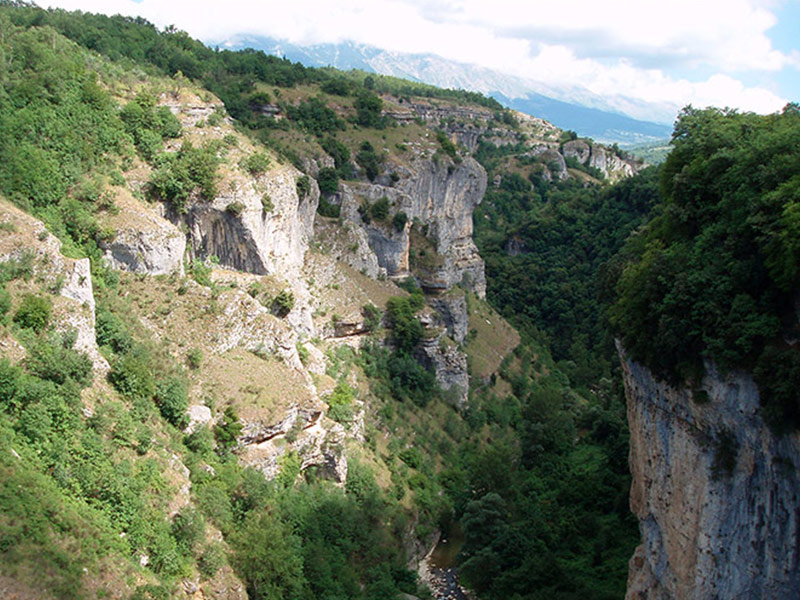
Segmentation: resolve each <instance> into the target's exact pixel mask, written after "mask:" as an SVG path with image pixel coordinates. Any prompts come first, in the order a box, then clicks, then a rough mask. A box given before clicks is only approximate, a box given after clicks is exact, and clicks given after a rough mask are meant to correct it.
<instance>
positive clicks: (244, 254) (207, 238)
mask: <svg viewBox="0 0 800 600" xmlns="http://www.w3.org/2000/svg"><path fill="white" fill-rule="evenodd" d="M300 177H301V174H300V172H299V171H297V170H296V169H294V168H293V167H282V168H278V169H275V170H272V171H270V172H268V173H266V174H265V175H262V176H261V177H260V178H258V179H257V180H253V179H251V178H248V177H240V178H232V179H231V180H229V182H228V185H227V186H225V188H224V189H223V190H222V191H221V192H220V193H219V194H218V195H217V197H216V198H214V200H213V201H212V202H194V203H192V204H191V205H190V206H189V208H188V211H187V212H186V214H184V215H178V214H174V215H172V218H173V219H175V220H176V221H177V222H179V223H181V224H183V225H184V226H185V227H186V230H187V232H188V234H187V235H188V242H189V243H188V246H189V253H190V255H191V256H192V257H197V258H201V259H204V258H207V257H210V256H215V257H216V258H217V259H218V260H219V264H220V265H222V266H226V267H229V268H231V269H236V270H239V271H245V272H247V273H255V274H258V275H269V274H274V273H281V274H284V275H285V274H286V273H287V272H289V273H292V272H297V271H299V269H300V268H301V267H302V265H303V257H304V256H305V252H306V250H307V249H308V242H309V240H310V239H311V237H312V235H313V228H314V215H315V214H316V210H317V203H318V202H319V189H318V188H317V186H316V185H315V184H313V183H312V185H311V189H310V191H309V193H308V194H307V195H306V196H305V197H300V196H299V194H298V189H297V188H298V186H297V181H298V179H299V178H300Z"/></svg>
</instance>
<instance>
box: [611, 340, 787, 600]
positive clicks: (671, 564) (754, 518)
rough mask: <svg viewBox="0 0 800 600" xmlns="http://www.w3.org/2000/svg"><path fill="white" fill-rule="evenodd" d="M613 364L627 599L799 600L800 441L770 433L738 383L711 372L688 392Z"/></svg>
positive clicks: (754, 400) (745, 378) (755, 399)
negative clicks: (620, 398)
mask: <svg viewBox="0 0 800 600" xmlns="http://www.w3.org/2000/svg"><path fill="white" fill-rule="evenodd" d="M620 356H621V359H622V368H623V374H624V380H625V390H626V395H627V401H628V423H629V425H630V431H631V441H630V466H631V472H632V475H633V483H632V486H631V495H630V503H631V509H632V511H633V512H634V514H635V515H636V516H637V518H638V519H639V523H640V525H639V526H640V530H641V536H642V544H641V545H640V546H639V547H638V548H637V549H636V552H635V554H634V556H633V558H632V559H631V562H630V572H629V577H628V593H627V598H628V599H630V600H634V599H644V598H648V599H659V600H660V599H667V598H698V599H699V598H720V599H722V598H796V597H798V596H800V569H798V562H799V561H800V477H798V472H800V471H798V469H800V436H798V435H797V434H796V433H795V434H792V435H784V436H778V435H776V434H774V433H773V432H772V431H771V430H770V429H769V428H768V427H767V426H766V424H765V423H764V421H763V419H762V417H761V410H760V405H759V395H758V390H757V387H756V385H755V383H754V382H753V380H752V378H751V377H750V376H749V375H747V374H745V373H731V374H728V375H722V374H720V373H719V372H717V371H716V370H715V369H714V368H713V366H712V365H707V375H706V377H705V378H704V380H703V382H702V386H701V389H700V390H695V391H694V392H692V391H690V390H688V389H679V388H676V387H673V386H670V385H668V384H667V383H664V382H663V381H659V380H657V379H656V378H655V377H654V376H653V375H652V374H651V373H650V372H649V371H648V370H647V369H646V368H645V367H643V366H642V365H640V364H637V363H636V362H634V361H632V360H630V359H629V358H628V357H627V356H626V355H625V352H624V350H623V349H622V348H621V347H620ZM706 395H707V398H706Z"/></svg>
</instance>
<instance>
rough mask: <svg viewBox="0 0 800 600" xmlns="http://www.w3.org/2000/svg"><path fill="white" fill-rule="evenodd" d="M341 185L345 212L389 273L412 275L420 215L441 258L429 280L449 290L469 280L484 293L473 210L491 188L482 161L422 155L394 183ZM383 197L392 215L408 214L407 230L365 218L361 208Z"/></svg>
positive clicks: (481, 262) (435, 285)
mask: <svg viewBox="0 0 800 600" xmlns="http://www.w3.org/2000/svg"><path fill="white" fill-rule="evenodd" d="M342 187H343V192H342V202H341V209H342V216H343V217H344V218H345V219H347V220H350V221H354V222H357V223H361V224H362V225H363V227H364V228H365V230H366V231H367V235H368V238H369V245H370V248H371V249H372V251H373V252H374V253H375V255H376V257H377V262H378V264H379V265H380V267H381V268H383V269H385V270H386V272H387V273H388V275H390V276H395V277H404V276H406V275H408V273H409V250H410V245H411V237H410V229H411V223H413V222H414V221H415V220H418V223H420V224H421V226H422V227H424V228H425V231H426V234H425V235H426V237H427V239H428V240H429V241H430V243H431V244H432V245H433V246H434V248H435V250H436V253H437V254H438V255H439V256H440V257H441V264H438V265H436V268H435V269H434V271H433V272H432V273H431V276H430V279H431V281H430V284H431V285H432V286H434V287H440V288H442V289H449V288H451V287H452V286H453V285H455V284H457V283H462V282H464V283H465V285H466V286H467V287H468V288H470V289H472V290H473V291H475V293H476V294H477V295H478V296H480V297H484V296H485V294H486V276H485V274H484V264H483V260H482V259H481V257H480V256H479V254H478V249H477V247H476V246H475V243H474V242H473V241H472V211H473V210H474V209H475V207H476V206H477V205H478V204H479V203H480V201H481V200H482V199H483V194H484V192H485V191H486V171H485V170H484V169H483V167H481V166H480V164H478V162H477V161H475V160H473V159H472V158H466V159H464V160H463V161H462V162H461V163H460V164H458V165H454V164H452V163H450V162H449V161H440V162H438V163H437V162H434V161H431V160H425V159H418V160H415V161H414V162H413V164H412V165H411V166H410V167H409V168H407V169H405V172H404V173H402V174H401V177H400V180H399V181H398V182H397V184H396V185H395V187H389V186H383V185H376V184H350V183H348V184H346V185H343V186H342ZM381 198H386V199H387V200H388V202H389V206H390V215H394V214H396V213H398V212H403V213H405V214H406V216H407V217H408V223H407V224H406V226H405V227H404V228H403V229H402V230H400V231H398V230H397V229H396V227H394V225H392V223H391V222H389V223H376V222H374V221H372V222H370V223H369V224H367V223H364V220H363V219H362V217H361V214H360V213H359V208H361V206H362V204H364V203H366V204H367V205H372V204H374V203H375V202H377V201H378V200H380V199H381Z"/></svg>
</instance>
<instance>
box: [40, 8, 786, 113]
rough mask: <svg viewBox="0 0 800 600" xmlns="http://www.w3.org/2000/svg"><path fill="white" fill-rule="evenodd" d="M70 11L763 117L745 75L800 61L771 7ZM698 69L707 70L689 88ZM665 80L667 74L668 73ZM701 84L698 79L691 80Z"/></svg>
mask: <svg viewBox="0 0 800 600" xmlns="http://www.w3.org/2000/svg"><path fill="white" fill-rule="evenodd" d="M50 4H51V5H58V6H60V7H63V8H67V9H70V10H73V9H80V10H85V11H90V12H103V13H107V14H114V13H121V14H127V15H141V16H144V17H145V18H147V19H149V20H150V21H152V22H154V23H155V24H156V25H158V26H160V27H164V26H166V25H168V24H174V25H176V26H177V27H178V28H180V29H184V30H186V31H188V32H189V33H190V34H191V35H193V36H196V37H199V38H201V39H204V40H213V41H222V40H224V39H226V38H227V37H229V36H232V35H234V34H237V33H240V34H241V33H244V34H255V35H267V36H272V37H277V38H283V39H288V40H289V41H292V42H295V43H301V44H303V43H321V42H339V41H343V40H353V41H356V42H360V43H365V44H369V45H374V46H377V47H380V48H384V49H387V50H393V51H399V52H430V53H434V54H438V55H440V56H443V57H445V58H449V59H453V60H458V61H460V62H466V63H475V64H480V65H482V66H486V67H489V68H492V69H496V70H499V71H502V72H506V73H510V74H514V75H518V76H522V77H526V78H529V79H534V80H538V81H542V82H545V83H561V84H564V83H566V84H571V85H581V86H584V87H586V88H588V89H589V90H591V91H593V92H595V93H598V94H601V95H624V96H629V97H631V98H635V99H637V100H642V101H648V102H668V103H674V104H676V105H683V104H686V103H689V102H691V103H693V104H696V105H705V104H717V105H729V106H735V107H738V108H740V109H743V110H756V111H759V112H770V111H773V110H777V109H778V108H780V107H781V106H782V105H783V104H784V103H785V100H784V99H782V98H780V97H779V96H778V95H776V94H775V93H774V92H772V91H770V90H767V89H762V88H748V87H746V86H745V85H743V84H742V83H741V81H739V80H738V79H737V77H741V76H740V75H739V73H740V72H752V71H759V72H776V71H779V70H781V69H783V68H786V67H787V66H797V65H798V64H800V59H798V55H797V53H796V52H795V53H792V54H790V55H787V54H784V53H782V52H779V51H777V50H775V49H774V48H773V47H772V44H771V42H770V40H769V37H768V36H767V31H768V30H769V28H770V27H772V26H773V25H774V24H775V22H776V20H775V16H774V14H773V12H772V8H773V4H774V2H771V1H770V0H702V1H698V0H669V1H668V2H665V1H664V0H604V1H602V2H598V1H597V0H492V1H491V2H487V1H486V0H445V1H435V0H380V1H379V0H336V1H335V2H332V1H330V0H293V1H292V2H291V3H289V2H285V1H280V2H277V1H273V0H268V1H261V2H256V1H251V0H226V1H225V2H220V1H219V0H194V1H192V2H188V1H186V0H171V1H170V2H164V1H163V0H142V2H140V3H135V2H133V1H132V0H110V1H109V0H51V2H50ZM696 70H702V71H703V72H705V73H716V74H715V75H712V76H708V75H705V77H704V78H701V80H699V81H690V79H689V76H690V75H691V73H692V72H697V71H696ZM669 73H671V74H669ZM695 79H697V78H695Z"/></svg>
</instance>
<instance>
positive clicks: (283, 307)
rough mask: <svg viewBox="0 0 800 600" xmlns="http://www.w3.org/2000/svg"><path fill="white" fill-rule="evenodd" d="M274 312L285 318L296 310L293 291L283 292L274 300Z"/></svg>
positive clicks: (272, 305)
mask: <svg viewBox="0 0 800 600" xmlns="http://www.w3.org/2000/svg"><path fill="white" fill-rule="evenodd" d="M271 307H272V311H273V312H274V313H275V314H276V315H278V316H279V317H285V316H286V315H288V314H289V313H290V312H291V311H292V309H293V308H294V294H293V293H292V291H291V290H281V291H280V292H279V293H278V295H277V296H275V298H274V299H273V300H272V304H271Z"/></svg>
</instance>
